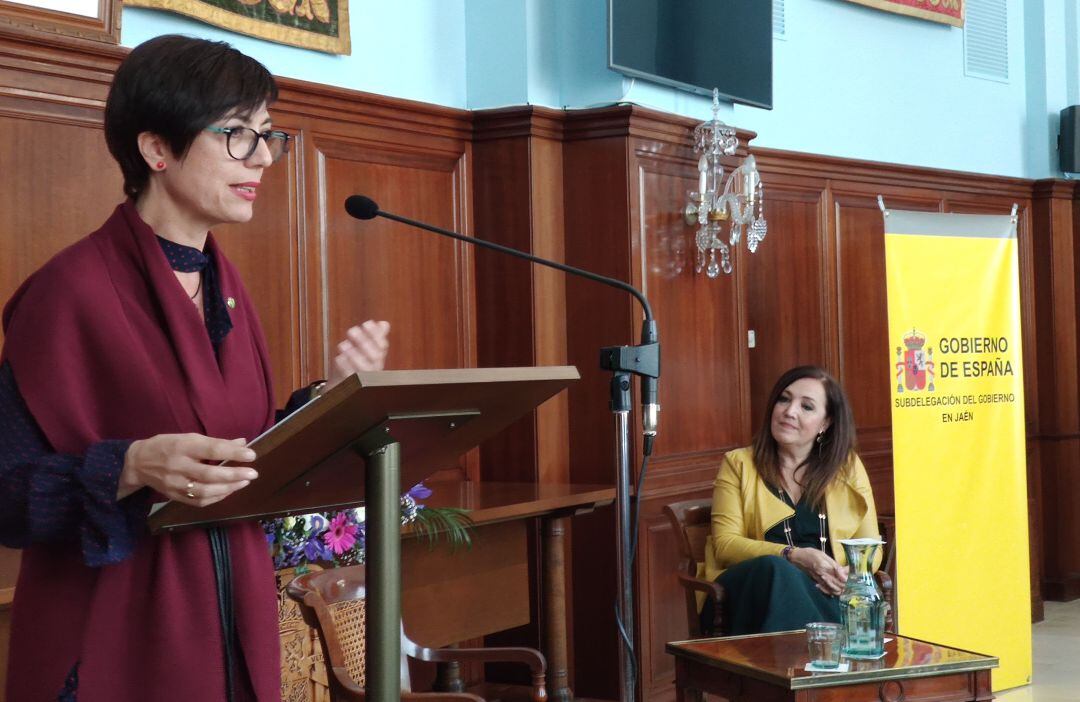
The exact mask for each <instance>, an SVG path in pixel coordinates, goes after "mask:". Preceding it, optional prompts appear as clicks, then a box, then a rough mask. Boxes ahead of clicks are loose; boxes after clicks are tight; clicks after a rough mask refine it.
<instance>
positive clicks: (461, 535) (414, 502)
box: [262, 482, 472, 572]
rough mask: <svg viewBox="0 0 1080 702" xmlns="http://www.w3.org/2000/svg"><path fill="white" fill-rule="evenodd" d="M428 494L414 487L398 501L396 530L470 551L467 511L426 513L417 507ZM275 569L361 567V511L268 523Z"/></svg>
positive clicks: (266, 529)
mask: <svg viewBox="0 0 1080 702" xmlns="http://www.w3.org/2000/svg"><path fill="white" fill-rule="evenodd" d="M430 496H431V490H430V489H429V488H427V487H426V486H425V485H424V484H423V483H422V482H420V483H417V484H416V485H414V486H413V487H412V488H411V489H409V491H408V492H406V493H405V494H403V495H402V496H401V525H402V526H405V525H409V524H411V525H412V529H413V531H414V532H416V533H417V534H418V535H419V536H420V537H421V538H426V539H427V541H428V545H429V546H430V547H434V545H435V543H436V542H437V541H438V539H439V535H440V534H443V533H445V534H446V538H447V540H448V541H449V542H450V546H451V548H452V549H454V550H456V549H457V548H458V547H460V546H465V547H469V546H471V545H472V538H471V536H470V534H469V529H470V528H471V527H472V520H471V519H470V518H469V514H468V510H464V509H460V508H457V507H427V506H425V505H424V504H423V503H422V502H421V501H422V500H425V499H427V498H428V497H430ZM262 525H263V531H264V532H265V533H266V541H267V544H268V545H269V546H270V554H271V556H272V557H273V560H274V569H275V570H280V569H282V568H296V569H297V571H298V572H304V571H305V570H306V568H307V566H308V565H309V564H314V563H322V564H333V565H335V566H342V565H355V564H358V563H363V562H364V535H365V532H364V508H363V507H357V508H355V509H346V510H340V511H336V512H327V513H312V514H302V515H299V516H293V517H282V518H279V519H268V520H266V521H264V522H263V523H262Z"/></svg>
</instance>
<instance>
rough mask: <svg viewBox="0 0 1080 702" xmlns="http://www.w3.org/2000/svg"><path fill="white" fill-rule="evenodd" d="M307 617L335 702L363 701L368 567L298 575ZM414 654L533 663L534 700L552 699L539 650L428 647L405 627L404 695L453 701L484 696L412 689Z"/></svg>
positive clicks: (296, 587)
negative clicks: (413, 636) (414, 638)
mask: <svg viewBox="0 0 1080 702" xmlns="http://www.w3.org/2000/svg"><path fill="white" fill-rule="evenodd" d="M286 592H287V593H288V595H289V597H291V598H292V599H293V600H295V601H296V602H297V603H298V604H299V606H300V611H301V613H302V614H303V616H304V621H305V622H307V624H308V626H310V627H312V628H313V629H315V630H316V631H318V633H319V642H320V645H321V646H322V649H323V656H324V658H325V659H326V664H327V668H328V669H329V682H330V697H331V699H332V700H334V702H358V701H360V700H364V699H365V695H364V683H365V674H364V668H365V666H364V659H365V643H364V635H365V632H366V630H367V627H366V617H365V615H366V609H365V592H366V588H365V571H364V566H347V567H343V568H334V569H332V570H324V571H319V572H311V573H306V574H304V575H301V576H299V577H297V578H295V579H294V580H293V581H292V582H291V583H289V585H288V587H287V588H286ZM408 658H413V659H416V660H421V661H431V662H437V663H449V662H459V663H465V662H483V663H491V662H511V663H522V664H525V665H528V666H529V669H530V670H531V672H532V699H533V700H534V702H543V700H546V699H547V690H546V687H545V676H546V669H547V664H546V662H545V660H544V656H543V655H542V654H541V653H540V652H539V651H537V650H535V649H531V648H525V647H500V648H453V649H442V648H426V647H424V646H421V645H419V644H417V643H415V642H413V641H412V640H410V639H409V638H408V637H407V636H406V635H405V630H404V627H402V630H401V691H402V694H401V699H403V700H416V701H417V702H440V701H445V702H451V701H455V700H456V701H458V702H463V701H464V700H473V701H474V702H475V701H479V702H483V700H482V698H480V697H477V696H476V695H472V694H468V693H464V692H421V693H416V692H413V691H412V686H411V681H410V679H409V666H408Z"/></svg>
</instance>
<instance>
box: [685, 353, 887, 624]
mask: <svg viewBox="0 0 1080 702" xmlns="http://www.w3.org/2000/svg"><path fill="white" fill-rule="evenodd" d="M766 406H767V408H768V409H767V410H766V412H765V418H764V422H763V423H762V426H761V428H760V429H759V430H758V433H757V436H755V437H754V443H753V445H752V446H747V447H745V448H741V449H737V450H735V451H731V452H729V453H728V454H727V455H726V456H724V462H723V464H722V465H721V466H720V472H719V473H718V474H717V476H716V482H715V483H714V488H713V503H712V530H711V535H710V536H709V538H708V542H707V544H706V547H705V576H706V577H707V578H709V579H710V580H715V581H716V582H718V583H719V584H720V585H722V586H723V587H724V591H725V604H724V608H725V611H724V613H723V614H724V622H725V624H724V628H725V631H724V633H725V634H728V635H736V634H754V633H763V632H770V631H788V630H792V629H801V628H803V627H804V626H805V625H806V623H807V622H811V621H833V622H838V621H840V602H839V599H838V596H839V595H840V593H841V592H843V589H844V582H845V581H846V580H847V573H848V568H847V562H846V558H845V556H844V549H843V546H842V545H841V544H840V540H841V539H848V538H857V537H874V538H878V536H879V534H878V522H877V513H876V511H875V509H874V496H873V494H872V493H871V491H870V481H869V478H868V477H867V475H866V468H864V467H863V464H862V461H860V460H859V457H858V456H857V455H856V454H855V425H854V421H853V420H852V416H851V408H850V407H849V406H848V402H847V398H846V397H844V393H843V391H842V390H841V389H840V386H839V384H838V383H837V382H836V380H835V379H834V378H833V377H832V376H830V375H829V374H828V373H826V372H825V371H824V370H822V369H821V368H818V367H816V366H800V367H798V368H792V369H791V370H789V371H788V372H786V373H784V374H783V375H782V376H781V377H780V379H779V380H778V381H777V382H776V385H775V387H773V390H772V393H771V394H770V395H769V401H768V404H767V405H766ZM880 561H881V555H880V552H879V553H878V555H877V556H876V559H875V562H874V569H875V570H876V569H877V567H878V566H879V565H880ZM713 615H714V612H713V611H712V607H711V603H707V604H706V606H705V608H704V609H703V611H702V613H701V619H702V631H706V632H709V631H711V629H712V622H713Z"/></svg>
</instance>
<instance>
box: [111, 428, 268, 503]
mask: <svg viewBox="0 0 1080 702" xmlns="http://www.w3.org/2000/svg"><path fill="white" fill-rule="evenodd" d="M246 443H247V441H246V440H245V439H232V440H229V439H215V438H212V437H209V436H203V435H201V434H158V435H157V436H152V437H150V438H149V439H143V440H141V441H135V442H133V443H132V444H131V446H130V447H129V448H128V451H127V454H126V455H125V456H124V468H123V470H122V471H121V473H120V482H119V487H118V489H117V493H116V499H118V500H119V499H123V498H124V497H127V496H128V495H130V494H131V493H133V492H135V491H136V490H138V489H139V488H142V487H149V488H151V489H153V490H156V491H157V492H159V493H161V494H162V495H164V496H165V497H167V498H168V499H170V500H176V501H178V502H184V503H186V504H189V505H195V506H197V507H205V506H207V505H212V504H214V503H215V502H220V501H221V500H224V499H225V498H226V497H228V496H229V495H231V494H233V493H234V492H236V491H237V490H240V489H242V488H245V487H247V486H248V484H250V483H251V481H252V480H254V479H255V478H257V477H259V474H258V473H257V472H256V471H255V470H254V469H253V468H247V467H244V466H220V465H217V464H218V463H221V462H222V461H231V462H233V463H247V462H249V461H253V460H255V452H254V451H252V450H251V449H249V448H247V447H246V446H245V445H244V444H246Z"/></svg>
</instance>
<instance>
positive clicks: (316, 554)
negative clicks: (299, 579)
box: [304, 532, 332, 563]
mask: <svg viewBox="0 0 1080 702" xmlns="http://www.w3.org/2000/svg"><path fill="white" fill-rule="evenodd" d="M304 557H305V558H307V559H308V562H309V563H310V562H314V561H328V560H330V559H331V557H332V556H331V554H330V549H329V548H327V547H326V545H325V544H323V543H322V541H321V540H320V538H319V534H318V532H315V534H314V535H312V537H311V538H310V539H309V540H308V542H307V543H306V544H304Z"/></svg>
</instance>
